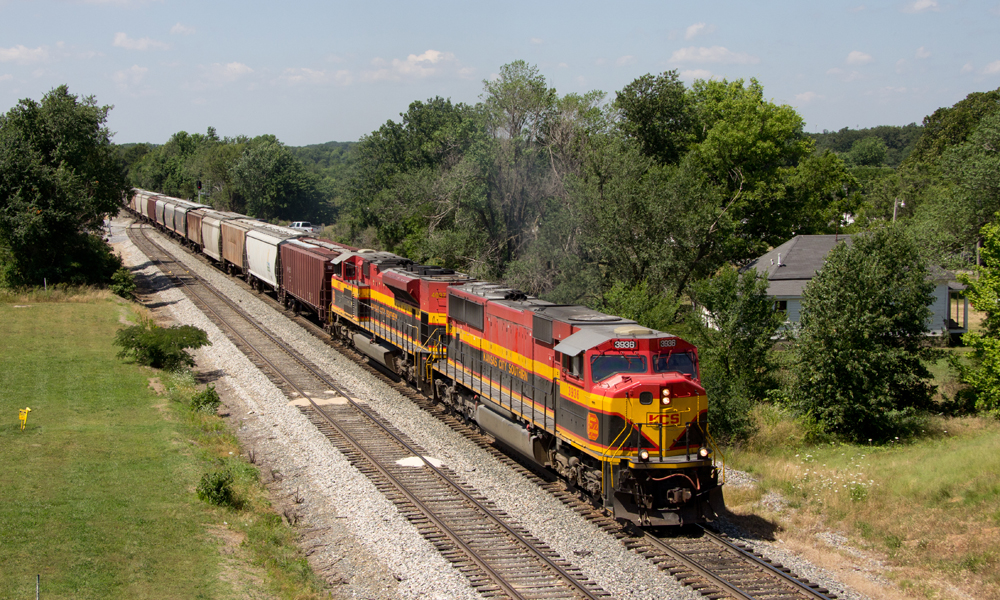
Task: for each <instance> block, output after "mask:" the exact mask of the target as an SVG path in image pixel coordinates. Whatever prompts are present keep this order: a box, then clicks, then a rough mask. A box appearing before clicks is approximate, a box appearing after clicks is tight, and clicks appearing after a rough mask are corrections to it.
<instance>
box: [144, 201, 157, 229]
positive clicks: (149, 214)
mask: <svg viewBox="0 0 1000 600" xmlns="http://www.w3.org/2000/svg"><path fill="white" fill-rule="evenodd" d="M156 198H157V195H156V194H150V195H149V197H148V198H146V212H145V213H143V216H145V217H146V218H147V219H149V222H150V223H156Z"/></svg>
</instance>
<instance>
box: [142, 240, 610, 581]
mask: <svg viewBox="0 0 1000 600" xmlns="http://www.w3.org/2000/svg"><path fill="white" fill-rule="evenodd" d="M136 232H138V233H136ZM129 236H130V237H131V238H132V241H133V242H134V243H135V244H136V245H137V246H138V247H139V249H140V250H141V251H142V252H143V253H145V254H146V256H147V257H149V258H150V260H152V261H153V262H155V263H157V264H158V265H159V266H160V268H161V270H162V271H163V272H164V274H166V275H167V276H168V277H170V278H171V279H173V280H174V281H175V282H176V283H178V284H179V285H181V286H182V287H183V290H184V292H185V293H186V294H187V295H188V297H189V298H190V299H191V300H192V301H193V302H194V303H195V305H197V306H198V307H199V309H201V310H202V311H204V312H205V314H206V315H207V316H208V317H209V318H210V319H211V320H212V321H213V322H215V323H216V324H217V325H219V326H220V327H221V328H222V329H223V330H224V331H227V332H228V335H229V337H230V338H231V339H232V340H233V342H234V343H235V344H236V345H237V346H238V347H239V348H240V349H241V350H242V351H243V352H244V353H245V354H246V355H247V356H248V357H250V358H251V360H252V361H253V362H255V363H256V364H257V365H258V366H259V367H261V368H262V370H263V371H264V372H265V373H267V374H268V375H269V377H270V378H271V379H272V380H273V381H275V383H276V384H278V385H279V387H281V388H282V390H283V391H285V392H286V394H290V395H291V394H294V395H296V396H298V397H300V398H303V399H306V400H308V405H304V406H301V407H300V409H301V410H302V411H303V412H305V413H306V414H307V416H308V417H309V418H310V420H311V421H312V422H313V423H314V424H316V426H317V427H318V428H319V430H320V431H321V432H323V433H324V434H325V435H326V436H327V437H328V439H330V440H331V441H332V442H333V443H334V444H335V445H336V446H337V447H338V448H339V449H340V450H341V451H342V452H343V453H344V454H345V456H346V457H347V458H348V459H349V460H350V461H351V463H352V464H354V465H355V466H356V467H357V468H358V469H359V470H360V471H362V472H363V473H364V474H365V475H367V476H368V477H369V478H370V479H371V480H372V482H373V483H374V484H375V486H376V487H377V488H378V489H379V490H380V491H382V492H383V493H384V494H385V495H386V496H387V497H388V498H389V499H390V500H391V501H393V502H394V503H395V504H396V506H397V507H398V509H399V510H400V512H401V513H402V514H403V515H404V516H405V517H407V519H409V520H410V521H411V522H412V523H413V524H414V525H415V527H416V528H417V530H418V531H419V532H420V533H421V534H422V535H423V536H424V537H425V538H426V539H427V540H429V541H430V542H431V543H432V544H433V545H434V546H435V547H436V548H437V549H438V550H439V551H440V552H441V553H442V555H443V556H444V557H445V558H446V559H448V560H449V561H450V562H451V563H452V564H453V565H454V566H455V567H456V568H457V569H458V570H459V571H460V572H461V573H463V575H465V576H466V578H467V579H468V580H469V581H470V583H471V584H472V586H473V587H474V588H475V589H476V590H477V591H479V592H480V593H481V594H483V595H485V596H488V597H493V596H499V597H508V598H514V599H532V598H546V599H550V598H551V599H561V598H567V599H569V598H572V599H577V598H584V599H596V598H604V597H607V596H608V595H609V594H607V592H605V591H603V590H602V589H600V587H599V586H598V585H597V584H596V583H594V582H592V581H590V580H589V579H587V578H586V577H585V576H584V575H583V574H582V573H581V572H580V571H579V570H578V569H576V568H574V567H573V566H572V565H571V564H570V563H569V562H568V561H566V560H564V559H562V558H560V557H559V556H558V555H557V553H555V552H554V551H553V550H551V549H550V548H548V547H547V546H545V545H544V544H542V543H541V542H540V541H539V540H537V539H535V538H533V537H532V536H531V534H530V533H529V532H527V531H526V530H525V529H524V528H523V527H521V526H519V525H518V524H517V523H516V522H515V521H514V519H512V518H511V517H510V516H509V515H506V514H504V513H503V512H502V511H499V510H497V508H496V507H495V506H494V505H492V503H490V502H488V501H486V499H485V498H483V497H481V496H479V495H477V494H476V492H475V491H474V490H472V489H470V488H469V487H468V486H467V485H465V484H464V483H463V482H462V481H460V480H459V478H458V476H457V474H455V473H454V472H452V471H451V470H449V469H447V468H445V467H439V466H436V465H434V464H433V463H432V462H431V461H429V460H427V459H425V458H424V452H423V451H422V449H421V448H419V447H418V446H417V445H416V444H414V443H413V442H412V441H410V440H409V439H407V438H406V436H404V435H403V434H402V433H400V432H399V431H396V430H395V429H394V428H393V427H392V426H391V425H388V424H387V423H385V422H384V421H383V420H382V419H381V418H380V417H378V416H377V415H375V414H373V413H372V412H371V411H370V410H368V409H367V408H365V407H364V406H363V404H362V403H360V402H356V401H354V400H352V399H351V398H350V397H349V396H348V394H346V393H345V392H344V391H343V390H342V389H340V387H339V386H338V385H337V384H336V382H334V381H332V380H330V379H329V378H328V377H327V376H326V375H325V374H324V373H323V372H322V371H321V370H320V369H318V368H317V367H316V366H314V365H312V364H311V363H310V362H309V361H308V360H306V359H305V358H304V357H302V356H301V355H300V354H299V353H298V352H296V351H295V350H293V349H292V348H290V347H289V346H288V345H286V344H285V343H284V342H282V341H280V340H278V339H277V338H276V337H274V336H273V335H271V334H270V333H269V332H268V331H266V330H265V329H264V328H263V327H262V326H261V325H259V324H257V323H256V322H255V321H253V320H252V319H251V318H250V317H249V316H247V315H246V313H245V312H244V311H242V310H241V309H240V308H239V307H238V306H237V305H236V304H235V303H233V302H232V301H230V300H229V299H228V298H225V297H224V296H223V295H222V294H221V293H219V292H218V291H216V290H215V288H213V287H212V286H211V285H209V284H208V283H207V282H205V281H203V280H201V278H199V277H198V276H196V275H194V274H193V273H190V272H189V271H188V270H187V269H186V268H185V267H184V266H183V265H182V264H181V263H179V262H177V261H175V260H174V259H173V257H172V256H171V255H170V253H168V252H167V251H165V250H164V249H162V248H161V247H160V246H159V244H157V243H156V242H154V241H152V240H151V239H149V238H148V236H147V235H146V231H145V229H144V228H142V227H130V229H129Z"/></svg>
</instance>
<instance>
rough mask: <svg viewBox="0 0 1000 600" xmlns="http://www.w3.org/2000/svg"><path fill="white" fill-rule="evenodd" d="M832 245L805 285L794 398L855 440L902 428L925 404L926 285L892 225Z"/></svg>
mask: <svg viewBox="0 0 1000 600" xmlns="http://www.w3.org/2000/svg"><path fill="white" fill-rule="evenodd" d="M851 241H852V242H853V243H851V244H847V243H841V244H838V245H837V246H836V247H835V248H834V249H833V250H832V251H831V252H830V254H829V256H828V257H827V260H826V264H825V265H824V266H823V268H822V270H820V271H819V273H817V275H816V277H815V278H813V280H812V281H811V282H810V283H809V285H807V286H806V290H805V293H804V294H803V298H802V317H801V321H800V325H801V331H800V336H799V340H798V349H797V352H798V364H797V367H796V375H797V382H798V383H797V387H796V389H795V392H794V402H795V403H796V405H797V406H798V408H799V409H800V410H801V411H802V412H803V413H806V414H810V415H812V417H814V418H815V419H816V420H817V421H818V422H819V423H820V425H821V426H822V427H824V428H825V429H826V430H827V431H829V432H833V433H836V434H839V435H841V436H843V437H844V438H847V439H851V440H854V441H867V440H868V439H875V440H878V441H884V440H887V439H891V438H892V436H894V435H899V434H900V433H905V432H906V429H907V427H909V426H911V425H912V424H913V417H915V416H916V415H917V413H918V412H919V411H920V410H922V409H926V408H928V407H929V406H930V402H931V396H932V393H933V387H932V386H931V385H930V384H929V383H928V381H929V380H930V378H931V375H930V373H929V372H928V370H927V368H926V367H925V366H924V364H923V362H921V361H922V359H928V358H930V357H931V355H932V354H933V350H931V349H929V348H928V347H927V346H926V345H925V344H924V341H925V335H926V333H927V319H928V318H929V316H930V310H929V309H928V306H929V305H930V304H931V302H932V301H933V297H932V296H931V291H932V290H933V284H931V283H930V282H928V280H927V277H928V270H927V267H926V266H925V264H924V262H923V261H922V260H921V258H920V255H919V253H918V250H917V248H916V246H915V245H914V244H913V242H912V241H910V239H909V238H908V237H907V236H906V235H904V233H903V231H902V230H901V229H900V228H899V227H884V228H880V229H877V230H875V231H872V232H869V233H863V234H859V235H856V236H854V237H853V238H851Z"/></svg>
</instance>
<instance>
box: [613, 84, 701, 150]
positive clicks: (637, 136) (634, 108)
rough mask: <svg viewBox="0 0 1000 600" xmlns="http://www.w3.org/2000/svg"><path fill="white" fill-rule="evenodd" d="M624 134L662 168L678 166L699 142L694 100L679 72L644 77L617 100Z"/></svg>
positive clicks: (619, 95)
mask: <svg viewBox="0 0 1000 600" xmlns="http://www.w3.org/2000/svg"><path fill="white" fill-rule="evenodd" d="M614 108H615V109H616V110H617V111H618V112H619V114H620V115H621V118H620V120H619V122H618V126H619V127H620V128H621V130H622V132H623V133H624V134H625V135H626V136H628V137H630V138H632V139H634V140H636V141H637V142H638V143H639V147H640V149H641V150H642V153H643V154H645V155H646V156H649V157H651V158H653V159H655V160H656V161H657V162H659V163H660V164H664V165H665V164H676V163H677V162H678V161H679V160H680V158H681V156H683V155H684V153H685V152H687V150H688V147H689V146H691V144H693V143H694V142H696V141H697V140H698V131H699V129H698V126H697V121H696V119H695V114H694V110H693V106H692V100H691V97H690V96H689V95H688V93H687V90H686V89H685V88H684V83H683V82H681V80H680V79H679V78H678V75H677V71H676V70H674V71H666V72H664V73H662V74H660V75H657V76H653V75H649V74H647V75H643V76H642V77H639V78H638V79H635V80H634V81H632V82H631V83H629V84H628V85H626V86H625V87H624V88H622V90H621V91H620V92H618V93H617V95H616V97H615V103H614Z"/></svg>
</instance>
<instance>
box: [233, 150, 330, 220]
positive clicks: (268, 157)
mask: <svg viewBox="0 0 1000 600" xmlns="http://www.w3.org/2000/svg"><path fill="white" fill-rule="evenodd" d="M229 176H230V178H231V180H232V185H233V188H234V189H235V190H236V191H237V192H239V194H240V195H241V196H243V198H244V199H245V200H246V210H247V214H249V215H250V216H253V217H258V218H262V219H265V220H267V219H271V218H274V217H280V218H284V219H296V218H302V215H303V214H306V213H308V212H311V211H313V210H315V206H316V205H317V204H318V203H319V191H318V189H317V177H316V176H315V175H313V174H312V173H309V172H308V171H306V169H305V167H304V166H303V165H302V163H301V161H299V160H297V159H296V158H295V157H294V156H292V153H291V152H290V151H289V150H288V148H286V147H285V145H284V144H282V143H281V142H279V141H278V138H276V137H274V136H273V135H262V136H258V137H255V138H254V139H252V140H250V141H249V142H247V143H246V145H245V146H244V147H243V152H242V153H241V154H240V156H239V157H238V158H236V160H235V161H234V162H233V163H232V164H230V166H229Z"/></svg>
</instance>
